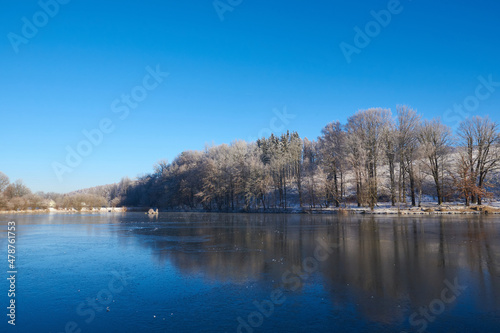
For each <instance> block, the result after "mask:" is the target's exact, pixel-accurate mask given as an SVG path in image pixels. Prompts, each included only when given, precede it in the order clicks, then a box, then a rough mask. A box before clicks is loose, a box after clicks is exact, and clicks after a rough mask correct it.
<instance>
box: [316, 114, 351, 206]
mask: <svg viewBox="0 0 500 333" xmlns="http://www.w3.org/2000/svg"><path fill="white" fill-rule="evenodd" d="M321 133H322V136H321V137H319V138H318V142H319V143H320V145H319V149H320V153H321V161H322V166H323V169H324V171H325V172H326V173H327V175H328V176H327V181H328V185H329V186H328V188H330V191H328V192H327V201H333V202H334V203H335V206H336V207H340V202H341V201H342V193H343V190H342V189H343V187H344V168H343V165H344V163H343V161H344V159H345V154H344V152H345V132H344V131H343V129H342V125H341V124H340V122H338V121H336V122H332V123H329V124H328V125H326V126H325V127H324V128H323V129H322V130H321Z"/></svg>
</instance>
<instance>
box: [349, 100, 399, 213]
mask: <svg viewBox="0 0 500 333" xmlns="http://www.w3.org/2000/svg"><path fill="white" fill-rule="evenodd" d="M390 119H391V111H390V110H387V109H381V108H375V109H368V110H364V111H359V112H357V113H356V114H355V115H354V116H352V117H350V118H349V119H348V120H347V128H348V133H350V135H351V136H356V137H358V138H359V139H360V143H361V147H362V149H364V151H365V154H366V162H365V169H366V174H367V176H368V179H367V180H368V203H369V205H370V208H372V209H373V208H374V207H375V205H376V203H377V199H378V179H377V168H378V164H379V159H380V154H381V151H382V150H383V140H382V139H383V136H384V133H385V132H386V128H387V126H388V124H389V123H390ZM351 148H352V147H351Z"/></svg>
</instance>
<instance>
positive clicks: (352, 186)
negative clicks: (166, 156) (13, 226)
mask: <svg viewBox="0 0 500 333" xmlns="http://www.w3.org/2000/svg"><path fill="white" fill-rule="evenodd" d="M499 162H500V133H499V128H498V124H497V123H496V122H494V121H492V120H491V119H490V118H489V117H480V116H474V117H470V118H466V119H464V120H463V121H462V122H461V123H460V125H459V126H458V129H457V131H456V133H453V132H452V130H451V128H450V127H448V126H447V125H445V124H443V123H442V121H441V120H440V119H439V118H435V119H431V120H427V119H423V117H422V115H420V114H419V113H418V112H417V111H415V110H414V109H412V108H411V107H409V106H405V105H401V106H397V108H396V112H395V114H393V113H392V112H391V110H390V109H383V108H371V109H367V110H360V111H358V112H357V113H355V114H354V115H352V116H350V117H349V118H348V119H347V123H346V124H341V123H340V122H338V121H335V122H331V123H329V124H327V125H326V126H325V127H324V128H323V129H322V130H321V135H320V136H319V137H318V138H317V139H315V140H309V139H307V138H301V137H300V136H299V134H298V133H297V132H286V133H284V134H281V135H279V136H277V135H274V134H272V135H271V136H270V137H267V138H261V139H258V140H257V141H256V142H245V141H234V142H232V143H231V144H229V145H228V144H221V145H214V146H206V147H205V149H204V150H203V151H184V152H182V153H180V154H179V155H178V156H177V157H176V158H175V159H174V160H173V161H172V162H171V163H168V162H167V161H164V160H162V161H159V162H158V163H157V164H156V165H154V169H153V172H151V173H149V174H145V175H142V176H139V177H137V179H134V180H131V179H129V178H126V177H125V178H123V179H122V180H121V181H120V182H119V183H116V184H110V185H103V186H98V187H94V188H90V189H84V190H79V191H76V192H72V193H68V194H56V193H37V194H32V193H31V191H29V189H28V188H27V187H26V186H25V185H24V184H22V182H21V181H17V182H15V183H12V184H10V183H9V180H8V178H7V177H6V176H5V175H3V174H2V173H0V209H2V210H16V209H26V208H28V207H31V208H33V209H34V208H35V207H37V208H46V207H45V206H46V205H47V200H52V202H53V203H55V206H56V207H57V208H74V209H77V210H79V209H81V208H82V207H84V206H87V207H100V206H106V205H108V206H113V207H116V206H126V207H159V208H161V209H171V210H203V211H280V210H287V209H294V208H329V207H338V208H343V207H348V206H358V207H369V208H371V209H374V208H375V207H376V206H377V205H378V204H379V203H382V202H383V203H390V205H392V206H396V205H399V204H404V205H406V206H420V204H421V203H422V202H423V201H435V202H436V204H438V205H441V204H442V203H444V202H456V201H460V202H462V203H463V204H464V205H466V206H469V205H471V204H478V205H481V204H482V203H483V202H484V201H485V200H491V199H495V198H497V197H498V195H499V194H500V193H499V191H500V186H499V183H498V179H499V177H498V171H499V169H498V167H499Z"/></svg>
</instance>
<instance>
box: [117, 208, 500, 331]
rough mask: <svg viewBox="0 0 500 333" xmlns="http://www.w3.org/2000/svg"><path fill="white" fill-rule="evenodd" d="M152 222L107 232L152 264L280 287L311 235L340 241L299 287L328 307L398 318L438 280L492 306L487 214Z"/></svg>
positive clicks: (498, 252) (491, 227) (178, 217)
mask: <svg viewBox="0 0 500 333" xmlns="http://www.w3.org/2000/svg"><path fill="white" fill-rule="evenodd" d="M151 221H152V222H151V223H150V224H146V225H141V226H137V227H135V228H120V229H115V230H116V232H118V233H120V234H121V236H130V234H132V235H133V237H134V238H135V240H136V242H135V243H134V246H141V247H144V248H148V249H149V250H151V253H152V256H153V258H154V260H155V262H157V263H158V264H162V265H165V264H167V263H168V264H171V265H173V266H174V267H175V268H176V269H177V270H178V271H179V272H180V273H181V274H183V275H186V276H192V275H193V274H201V275H202V276H203V277H204V278H205V279H208V280H214V281H219V282H221V281H223V282H224V281H231V282H233V283H240V284H244V283H251V282H257V283H266V284H269V285H273V286H282V285H283V283H282V282H281V280H282V276H283V273H284V272H285V271H286V270H289V269H291V268H292V267H294V266H301V265H302V262H303V260H304V259H305V258H307V257H311V256H312V255H313V253H314V249H315V247H316V246H317V238H318V237H320V238H321V239H323V240H325V241H326V242H328V243H330V244H338V247H337V248H334V249H333V252H332V253H331V255H330V256H329V257H328V259H327V260H326V261H325V262H323V263H321V264H320V267H319V269H318V271H317V273H316V274H315V277H314V279H312V278H311V279H307V281H304V282H305V283H304V284H303V285H302V286H306V285H308V284H312V283H320V284H322V287H323V288H324V289H325V290H327V291H328V293H329V295H330V297H331V302H332V304H334V306H335V307H338V308H345V307H346V306H349V305H353V304H354V305H355V306H356V308H357V310H358V311H360V312H361V313H363V315H364V316H365V317H366V318H367V319H369V320H372V321H377V322H382V323H392V322H403V321H405V320H406V319H407V316H408V311H410V310H412V309H417V308H419V307H421V306H428V305H429V302H430V301H432V300H433V299H435V298H438V297H440V294H441V292H442V290H443V288H445V284H444V281H445V280H448V281H454V280H455V279H458V281H459V282H460V283H461V284H465V285H468V286H469V287H470V290H473V292H471V295H472V299H471V300H470V301H469V302H473V304H474V306H475V307H478V308H483V309H487V310H492V309H499V305H500V304H499V302H500V301H499V300H500V290H499V288H500V284H499V282H500V280H499V278H500V276H499V256H500V246H499V244H498V240H499V239H500V235H499V227H498V225H497V224H495V223H494V220H493V219H488V218H486V217H467V218H460V219H459V220H457V218H456V217H455V218H454V219H452V218H448V217H436V218H430V219H429V218H427V219H425V220H424V219H421V218H374V217H347V218H338V217H335V216H322V215H319V216H299V215H292V216H290V215H238V214H169V215H167V216H165V215H163V217H162V216H160V218H159V219H158V220H156V219H153V220H151ZM125 223H131V222H125ZM126 238H127V237H120V239H126ZM127 244H128V245H130V243H127ZM299 292H300V291H299ZM451 306H454V305H451Z"/></svg>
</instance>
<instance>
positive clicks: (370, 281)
mask: <svg viewBox="0 0 500 333" xmlns="http://www.w3.org/2000/svg"><path fill="white" fill-rule="evenodd" d="M0 221H1V225H2V232H1V234H0V236H1V239H0V248H1V249H3V250H2V251H4V255H3V256H2V257H3V258H5V259H4V263H3V264H2V267H4V269H2V271H3V272H2V275H3V276H4V277H3V278H2V279H1V282H0V288H1V289H0V292H1V294H2V297H1V298H0V299H1V300H2V308H3V309H4V310H3V312H5V313H3V314H2V317H3V318H4V319H3V322H2V323H1V324H0V327H2V329H1V331H2V332H6V331H7V332H10V331H12V332H370V333H373V332H402V331H405V332H424V331H427V332H498V331H500V224H499V222H500V219H499V217H487V216H468V217H457V216H452V217H446V216H443V217H428V216H426V217H404V218H398V217H370V216H350V217H338V216H334V215H286V214H276V215H274V214H268V215H265V214H212V213H160V215H159V216H158V217H149V216H147V215H144V214H140V213H109V214H73V215H63V214H50V215H49V214H47V215H11V216H9V215H0ZM8 221H15V222H16V227H17V235H16V236H17V238H16V247H17V248H16V251H17V252H16V263H17V270H18V274H17V280H16V327H15V328H14V327H9V326H10V325H8V324H7V320H8V317H7V316H6V313H7V309H6V307H7V306H8V303H7V302H9V299H8V298H7V291H8V289H9V285H8V281H7V280H6V277H8V275H7V273H6V272H7V270H8V268H7V222H8Z"/></svg>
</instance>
